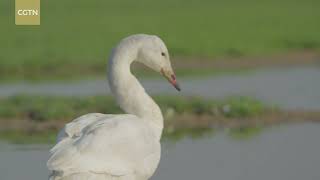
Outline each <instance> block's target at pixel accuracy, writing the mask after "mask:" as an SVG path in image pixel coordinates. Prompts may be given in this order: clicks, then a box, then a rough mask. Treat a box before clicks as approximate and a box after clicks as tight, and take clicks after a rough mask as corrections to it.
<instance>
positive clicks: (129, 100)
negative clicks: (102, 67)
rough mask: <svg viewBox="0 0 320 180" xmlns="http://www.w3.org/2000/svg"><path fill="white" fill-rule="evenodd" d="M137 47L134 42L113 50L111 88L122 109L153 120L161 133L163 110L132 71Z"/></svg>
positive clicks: (109, 68)
mask: <svg viewBox="0 0 320 180" xmlns="http://www.w3.org/2000/svg"><path fill="white" fill-rule="evenodd" d="M137 49H138V47H137V45H136V44H135V45H134V44H132V45H129V46H125V47H122V46H121V45H120V46H118V47H117V48H115V49H114V50H113V52H112V55H111V57H110V60H109V65H108V80H109V84H110V88H111V91H112V93H113V94H114V95H115V97H116V100H117V102H118V104H119V105H120V107H121V108H122V110H124V111H125V112H126V113H128V114H134V115H136V116H138V117H139V118H141V119H143V120H147V121H150V122H152V124H153V125H154V126H155V127H156V129H159V131H160V132H159V133H160V135H161V132H162V128H163V117H162V113H161V110H160V108H159V106H158V105H157V104H156V103H155V102H154V101H153V99H152V98H151V97H150V96H149V95H148V94H147V93H146V92H145V90H144V88H143V87H142V85H141V84H140V83H139V81H138V80H137V79H136V77H135V76H134V75H133V74H132V73H131V71H130V64H131V63H132V62H133V61H134V60H135V59H136V57H137Z"/></svg>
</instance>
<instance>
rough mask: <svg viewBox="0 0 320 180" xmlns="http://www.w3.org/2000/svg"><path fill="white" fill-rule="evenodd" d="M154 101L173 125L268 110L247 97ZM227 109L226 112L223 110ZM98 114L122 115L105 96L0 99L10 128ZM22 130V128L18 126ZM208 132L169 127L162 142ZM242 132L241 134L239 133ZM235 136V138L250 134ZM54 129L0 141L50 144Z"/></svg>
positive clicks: (2, 135)
mask: <svg viewBox="0 0 320 180" xmlns="http://www.w3.org/2000/svg"><path fill="white" fill-rule="evenodd" d="M155 101H156V102H157V103H158V104H159V106H160V108H161V110H162V111H163V113H164V116H165V119H166V120H169V121H172V120H174V118H175V117H178V116H179V115H182V114H191V115H196V116H195V117H197V116H201V115H210V116H212V117H215V116H217V117H221V116H224V117H226V118H239V119H241V118H247V117H254V116H257V115H262V114H263V113H264V112H266V111H267V110H269V108H268V107H266V106H264V105H263V104H262V103H261V102H259V101H257V100H254V99H251V98H247V97H233V98H228V99H224V100H205V99H200V98H194V97H188V98H186V97H167V96H158V97H156V98H155ZM226 107H227V108H226ZM92 112H100V113H108V114H117V113H122V112H121V110H120V109H119V108H118V106H117V105H116V103H115V102H114V100H113V98H111V97H104V96H93V97H87V98H80V97H47V96H13V97H8V98H2V99H0V123H1V124H3V125H5V124H10V120H15V121H17V120H18V121H20V120H21V122H22V121H27V123H28V124H30V125H32V124H33V125H34V126H36V125H38V124H41V123H45V122H51V123H52V122H55V123H58V122H62V123H63V124H64V123H65V122H68V121H70V120H72V119H74V118H76V117H78V116H81V115H83V114H87V113H92ZM24 123H25V122H24ZM21 126H23V125H21ZM213 132H214V129H211V128H209V127H208V128H192V127H171V126H170V127H168V128H166V129H165V130H164V140H171V141H173V142H175V141H178V140H180V139H182V138H185V137H189V138H199V137H203V136H207V135H211V134H213ZM239 132H243V131H239ZM246 132H247V131H245V133H238V132H235V133H233V134H232V135H234V134H235V135H237V134H241V135H242V134H252V133H251V131H249V133H246ZM56 134H57V129H56V128H55V127H54V126H44V127H42V128H36V127H31V128H30V126H29V127H20V128H18V129H6V128H5V127H2V128H1V130H0V139H1V140H6V141H9V142H12V143H18V144H21V143H53V142H54V140H55V135H56Z"/></svg>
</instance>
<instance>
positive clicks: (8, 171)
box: [0, 123, 320, 180]
mask: <svg viewBox="0 0 320 180" xmlns="http://www.w3.org/2000/svg"><path fill="white" fill-rule="evenodd" d="M49 148H50V146H49V145H45V146H44V145H40V146H34V145H32V146H31V145H10V144H5V143H2V144H0V175H1V178H0V179H1V180H18V179H23V180H43V179H47V175H48V171H47V170H46V166H45V163H46V160H47V158H48V149H49ZM319 152H320V125H319V124H313V123H305V124H292V125H282V126H277V127H271V128H266V129H263V131H262V132H261V133H260V134H258V135H256V136H253V137H250V138H248V139H240V140H239V139H234V138H232V137H230V136H229V135H228V133H227V132H226V131H221V132H216V133H214V134H212V135H208V136H207V137H203V138H200V139H189V138H185V139H183V140H180V141H178V142H175V143H173V142H164V143H163V146H162V157H161V162H160V166H159V168H158V169H157V172H156V173H155V175H154V177H152V180H165V179H166V180H169V179H174V180H195V179H199V180H213V179H217V180H233V179H236V180H270V179H271V180H278V179H279V180H302V179H303V180H317V179H320V170H319V167H320V155H319Z"/></svg>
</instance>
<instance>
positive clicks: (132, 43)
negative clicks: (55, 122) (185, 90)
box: [47, 35, 173, 180]
mask: <svg viewBox="0 0 320 180" xmlns="http://www.w3.org/2000/svg"><path fill="white" fill-rule="evenodd" d="M161 52H166V53H167V49H166V47H165V45H164V43H163V42H162V41H161V40H160V38H158V37H156V36H150V35H133V36H130V37H128V38H125V39H124V40H122V41H121V42H120V44H119V45H118V46H117V47H116V48H115V49H114V50H113V52H112V55H111V58H110V61H109V75H108V77H109V84H110V88H111V90H112V92H113V93H114V95H115V97H116V100H117V102H118V104H119V105H120V107H121V108H122V109H123V110H124V111H125V112H126V113H128V114H119V115H112V114H111V115H107V114H100V113H92V114H87V115H84V116H81V117H79V118H77V119H75V120H73V121H72V122H70V123H68V124H66V125H65V127H64V128H63V129H62V130H61V131H60V132H59V134H58V137H57V144H56V145H55V146H54V147H53V148H52V149H51V151H50V153H51V156H50V159H49V160H48V162H47V166H48V169H49V170H51V171H52V174H51V176H50V179H51V180H73V179H74V180H89V179H90V180H91V179H92V180H100V179H101V180H147V179H149V178H150V177H151V176H152V174H153V173H154V171H155V170H156V168H157V166H158V163H159V161H160V154H161V152H160V151H161V148H160V137H161V132H162V128H163V118H162V114H161V111H160V109H159V107H158V106H157V104H156V103H155V102H154V101H153V100H152V99H151V98H150V97H149V96H148V95H147V94H146V93H145V91H144V88H143V87H142V86H141V85H140V83H139V82H138V80H137V79H136V78H135V77H134V76H133V75H132V74H131V72H130V64H131V63H132V62H133V61H135V60H137V61H140V62H142V63H145V64H146V65H148V66H149V67H151V68H153V69H154V70H157V71H160V69H161V70H165V72H171V73H173V72H172V69H171V65H170V61H169V56H167V57H162V56H161V55H160V54H161ZM146 56H147V57H146ZM163 58H165V59H163ZM158 66H159V67H158ZM106 106H107V105H106Z"/></svg>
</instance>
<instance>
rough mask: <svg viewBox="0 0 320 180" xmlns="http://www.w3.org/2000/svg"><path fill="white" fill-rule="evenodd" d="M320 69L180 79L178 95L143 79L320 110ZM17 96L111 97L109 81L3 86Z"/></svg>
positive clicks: (4, 92) (185, 91) (2, 91)
mask: <svg viewBox="0 0 320 180" xmlns="http://www.w3.org/2000/svg"><path fill="white" fill-rule="evenodd" d="M319 77H320V68H319V67H295V68H272V69H260V70H256V71H254V72H251V73H243V74H230V75H221V76H213V77H210V76H204V77H198V78H181V79H178V80H179V82H180V85H181V87H182V91H181V93H178V92H176V91H175V90H174V89H173V88H172V87H169V86H170V85H169V83H167V82H166V80H165V79H143V80H142V81H141V82H142V84H143V86H144V87H145V88H146V90H147V91H148V92H150V93H151V94H153V95H156V94H161V95H163V94H171V95H183V96H185V95H191V96H199V95H200V96H203V97H206V98H223V97H228V96H250V97H255V98H257V99H260V100H262V101H263V102H266V103H269V104H272V105H278V106H279V107H281V108H284V109H307V110H319V109H320V103H319V102H320V93H319V92H320V78H319ZM15 94H36V95H39V94H42V95H55V96H90V95H107V94H110V91H109V88H108V86H107V81H106V80H104V79H102V80H86V81H78V82H56V83H52V82H50V83H37V84H34V83H31V84H30V83H15V84H0V97H6V96H12V95H15Z"/></svg>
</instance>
